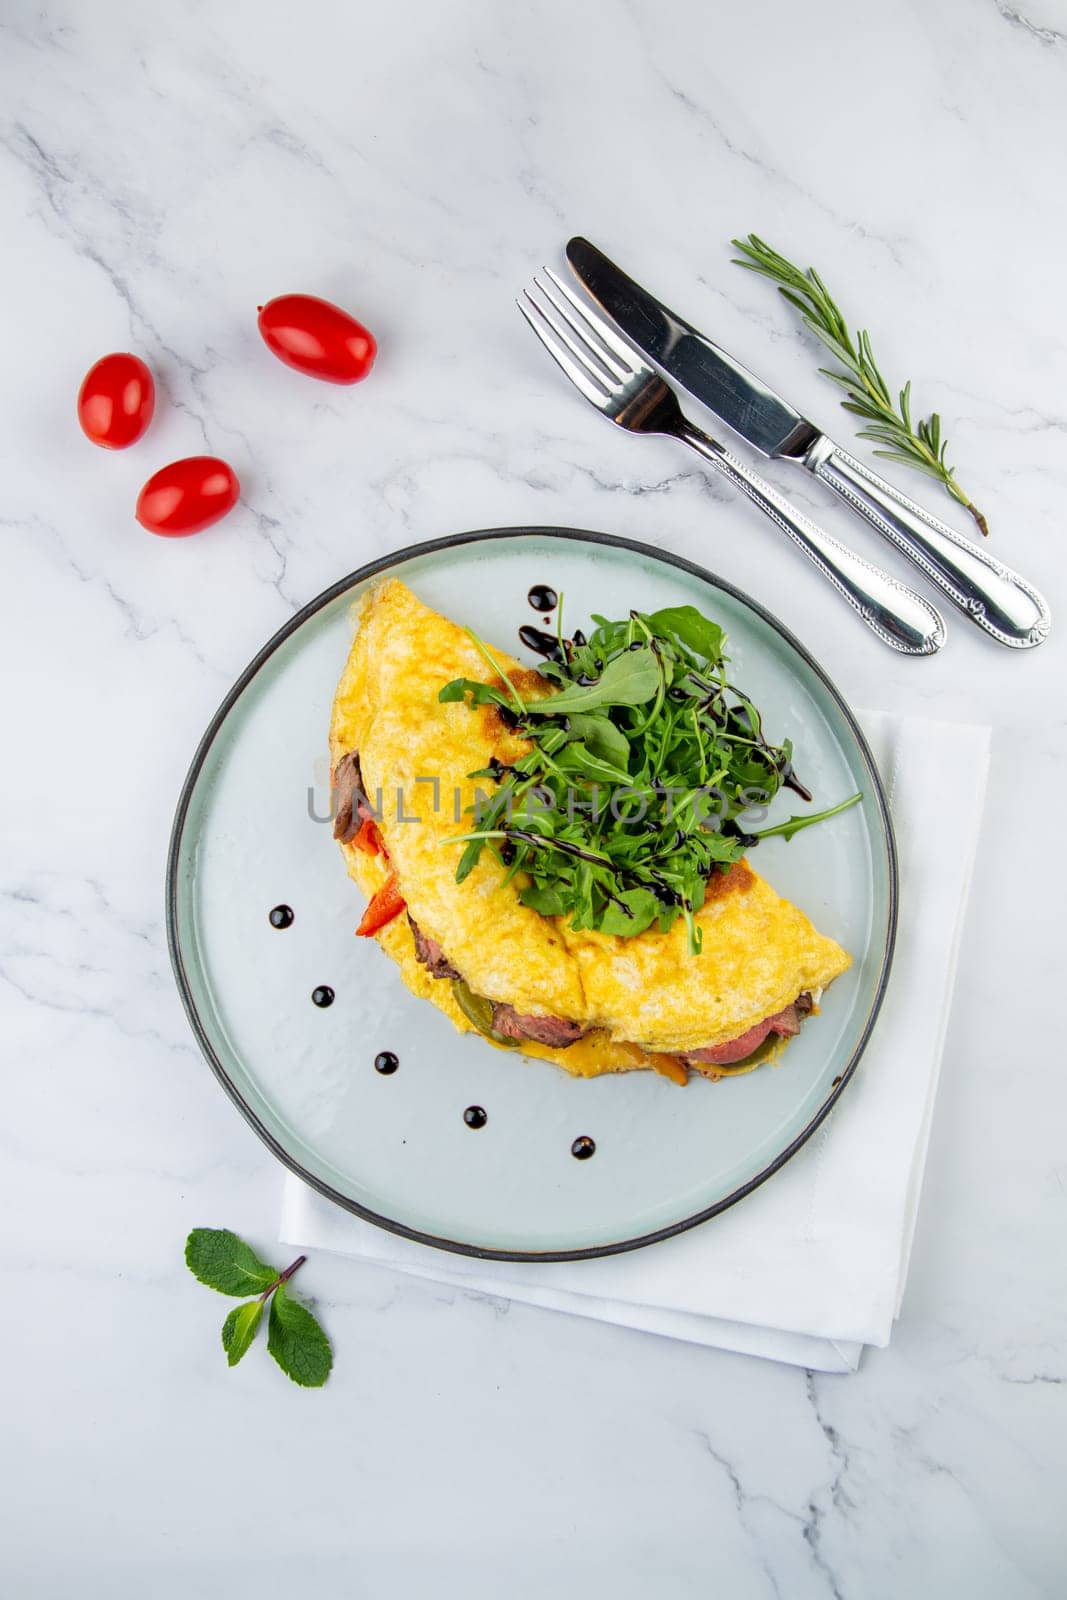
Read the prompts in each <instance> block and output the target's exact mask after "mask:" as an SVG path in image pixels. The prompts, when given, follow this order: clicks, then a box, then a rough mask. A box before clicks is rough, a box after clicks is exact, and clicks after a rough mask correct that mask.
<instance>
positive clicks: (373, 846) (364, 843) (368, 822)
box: [349, 817, 385, 856]
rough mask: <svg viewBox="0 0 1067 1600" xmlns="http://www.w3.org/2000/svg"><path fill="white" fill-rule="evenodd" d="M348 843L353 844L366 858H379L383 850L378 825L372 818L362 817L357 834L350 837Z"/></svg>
mask: <svg viewBox="0 0 1067 1600" xmlns="http://www.w3.org/2000/svg"><path fill="white" fill-rule="evenodd" d="M349 843H350V844H354V845H355V847H356V849H357V850H362V851H363V852H364V854H365V855H368V856H380V855H382V854H383V852H384V850H385V846H384V845H383V844H382V836H381V834H380V833H379V831H378V824H377V823H376V822H375V820H374V818H373V817H364V819H363V821H362V822H361V823H360V825H359V832H358V833H355V834H353V835H352V838H351V839H350V841H349Z"/></svg>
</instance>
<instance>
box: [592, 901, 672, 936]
mask: <svg viewBox="0 0 1067 1600" xmlns="http://www.w3.org/2000/svg"><path fill="white" fill-rule="evenodd" d="M620 902H621V904H620ZM659 909H660V906H659V901H658V900H657V899H656V897H655V895H654V894H653V893H652V890H651V889H624V890H623V892H622V894H620V895H619V896H618V897H617V899H613V900H610V901H609V902H608V905H607V908H606V910H605V911H604V914H603V915H602V917H601V918H600V931H601V933H618V934H621V935H622V936H623V937H624V938H626V937H629V936H631V935H633V934H635V933H644V931H645V929H646V928H648V927H650V926H651V924H652V923H653V922H654V921H655V920H656V917H657V915H658V913H659Z"/></svg>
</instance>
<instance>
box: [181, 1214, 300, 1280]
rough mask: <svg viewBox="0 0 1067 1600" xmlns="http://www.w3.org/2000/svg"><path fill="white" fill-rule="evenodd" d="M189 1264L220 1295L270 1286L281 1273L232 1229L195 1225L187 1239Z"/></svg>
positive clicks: (195, 1274)
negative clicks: (268, 1264)
mask: <svg viewBox="0 0 1067 1600" xmlns="http://www.w3.org/2000/svg"><path fill="white" fill-rule="evenodd" d="M185 1264H186V1266H187V1267H188V1268H189V1271H190V1272H191V1273H192V1274H193V1276H194V1277H195V1278H199V1280H200V1282H201V1283H206V1284H207V1286H208V1288H209V1289H217V1290H218V1291H219V1293H220V1294H232V1295H242V1294H251V1293H252V1292H253V1291H255V1290H257V1289H260V1290H262V1289H268V1288H269V1287H270V1285H271V1284H272V1283H274V1282H275V1280H276V1279H277V1276H278V1274H277V1273H276V1272H275V1270H274V1268H273V1267H268V1266H267V1265H266V1263H265V1262H263V1261H261V1260H260V1259H259V1257H258V1256H257V1255H256V1253H255V1251H254V1250H253V1249H252V1248H251V1247H250V1246H249V1245H247V1244H245V1242H244V1240H243V1239H239V1238H238V1237H237V1235H236V1234H235V1233H231V1232H230V1231H229V1229H228V1228H194V1229H193V1231H192V1233H190V1235H189V1237H188V1239H187V1240H186V1244H185Z"/></svg>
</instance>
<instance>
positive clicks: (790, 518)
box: [517, 267, 945, 656]
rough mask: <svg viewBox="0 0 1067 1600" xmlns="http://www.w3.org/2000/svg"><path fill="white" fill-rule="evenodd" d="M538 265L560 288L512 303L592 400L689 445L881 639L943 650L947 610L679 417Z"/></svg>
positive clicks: (671, 396) (634, 425) (607, 327)
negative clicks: (852, 546) (858, 551)
mask: <svg viewBox="0 0 1067 1600" xmlns="http://www.w3.org/2000/svg"><path fill="white" fill-rule="evenodd" d="M545 272H546V274H547V275H548V277H549V278H550V279H551V281H552V283H553V284H554V285H555V287H556V289H557V290H558V291H559V294H558V295H557V294H553V292H552V290H551V289H550V288H549V287H548V285H547V284H546V283H543V282H542V281H541V279H540V278H534V288H535V289H536V290H537V294H538V295H539V296H540V298H539V299H538V298H535V296H534V295H532V294H530V292H529V291H528V290H523V297H524V300H525V302H526V303H525V304H524V303H523V300H519V301H517V305H518V307H519V310H520V311H521V312H522V314H523V316H524V317H525V318H526V321H527V322H528V323H529V324H530V327H531V328H532V329H533V331H534V333H536V335H537V337H538V338H539V339H540V341H541V343H542V344H543V345H544V347H545V349H546V350H547V351H548V353H549V355H550V356H551V357H552V358H553V360H554V361H556V362H557V363H558V364H559V366H561V367H562V368H563V371H564V372H565V373H566V374H567V377H568V378H569V379H570V380H571V382H572V383H573V384H574V386H575V388H576V389H578V390H579V391H580V392H581V393H582V394H583V395H584V396H585V398H586V399H587V400H588V401H589V402H590V404H591V405H594V406H596V408H597V410H598V411H600V412H602V413H603V415H604V416H605V417H607V418H608V419H609V420H610V421H611V422H614V423H616V424H617V425H618V426H619V427H620V428H626V429H628V430H629V432H630V433H662V434H666V435H668V436H669V437H670V438H673V439H680V440H681V441H682V443H683V444H687V445H689V446H690V447H691V448H692V449H693V450H696V451H697V453H698V454H699V455H701V456H703V457H704V459H705V460H706V461H709V462H710V463H711V465H712V466H713V467H714V468H715V469H716V471H717V472H721V473H722V475H723V477H724V478H728V479H729V480H730V482H731V483H732V484H733V485H734V487H735V488H737V489H740V490H741V492H742V494H745V495H747V496H748V498H749V499H750V500H753V501H755V503H756V505H758V506H759V508H760V510H761V511H763V512H765V513H766V515H767V516H768V517H770V519H771V521H772V522H774V523H775V524H776V525H777V526H778V527H779V528H781V530H782V532H783V533H785V534H788V536H789V538H790V539H792V540H793V543H794V544H797V545H799V546H800V548H801V550H803V552H804V554H805V555H806V556H807V557H808V559H809V560H810V561H813V562H814V563H815V565H816V566H817V567H818V569H819V571H820V572H821V573H822V574H823V576H824V577H826V578H828V579H829V580H830V582H831V583H832V584H833V586H834V588H835V589H836V590H837V591H838V593H839V594H842V595H843V596H844V597H845V599H846V600H847V601H848V603H849V605H850V606H852V608H853V610H855V611H858V612H859V614H860V616H861V617H862V618H863V620H864V622H865V623H866V624H867V626H868V627H869V628H870V629H871V631H872V632H873V633H876V634H877V635H878V637H879V639H881V640H882V641H883V643H885V644H887V645H889V646H890V647H891V648H892V649H894V650H899V651H901V652H902V653H903V654H904V655H911V656H929V655H933V653H934V651H935V650H940V648H941V646H942V645H943V644H944V642H945V623H944V618H943V617H942V616H941V613H940V612H939V611H938V610H936V609H935V607H934V606H932V605H931V604H930V603H929V601H927V600H924V599H923V598H922V596H921V595H918V594H916V593H915V591H914V590H913V589H909V588H908V587H907V586H906V585H905V584H903V583H899V582H898V581H897V579H896V578H892V577H890V575H889V573H888V572H883V571H882V569H881V567H876V566H875V565H874V564H873V562H870V561H865V560H864V559H863V557H862V556H858V555H856V554H854V552H853V551H851V550H849V549H847V548H846V546H845V545H843V544H839V543H838V542H837V540H836V539H831V537H830V535H829V534H828V533H824V532H823V530H822V529H821V528H820V527H818V526H817V524H816V523H814V522H812V520H811V518H810V517H807V516H805V515H804V513H803V512H802V511H798V510H797V508H796V506H794V505H791V504H790V502H789V501H788V500H787V499H786V498H785V496H784V495H781V494H779V493H778V490H777V489H775V488H772V486H771V485H770V484H769V483H768V482H767V481H766V480H765V479H764V478H761V477H760V476H759V474H758V473H756V472H753V471H752V469H751V468H750V467H747V466H746V465H745V463H744V462H743V461H739V460H738V458H737V457H736V456H734V455H731V454H730V452H729V451H728V450H726V449H724V448H723V446H722V445H721V444H719V442H718V440H717V439H713V438H711V437H710V435H709V434H706V433H703V432H702V431H701V430H700V429H699V428H697V427H696V426H695V425H694V424H693V423H692V422H690V421H689V419H688V417H686V416H684V415H683V413H682V409H681V407H680V405H679V404H678V397H677V395H676V394H675V392H674V390H673V389H672V388H670V386H669V385H668V384H666V383H665V382H664V381H663V379H662V378H661V377H660V376H659V374H658V373H657V372H655V371H654V369H653V368H652V367H650V366H649V365H648V363H647V362H646V361H645V360H644V358H643V357H642V355H641V354H640V352H639V351H637V350H635V349H634V347H633V346H632V345H631V344H630V343H629V341H628V340H626V339H624V338H623V336H622V335H621V334H620V333H619V332H618V330H617V329H616V328H615V327H614V326H613V325H612V324H611V323H610V322H608V321H606V319H605V318H604V317H603V316H601V315H600V313H599V312H597V311H594V310H593V309H592V307H591V306H588V305H586V304H585V303H584V302H583V301H581V300H579V299H578V296H577V295H576V294H574V293H573V291H572V290H571V289H569V288H568V287H567V285H566V284H565V283H564V282H563V281H562V279H560V278H558V277H557V276H556V274H555V273H554V272H553V271H552V270H551V268H549V267H546V268H545ZM560 295H561V296H562V297H563V298H562V299H560V298H559V296H560ZM546 303H547V306H549V307H551V308H552V310H551V311H549V310H547V309H546ZM552 312H555V316H553V315H552Z"/></svg>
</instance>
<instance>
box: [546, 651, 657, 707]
mask: <svg viewBox="0 0 1067 1600" xmlns="http://www.w3.org/2000/svg"><path fill="white" fill-rule="evenodd" d="M660 682H661V673H660V669H659V664H658V663H657V661H656V658H655V656H654V655H653V653H652V651H651V650H650V649H647V648H642V649H640V650H628V651H627V652H626V653H625V655H621V656H615V658H614V659H613V660H611V661H609V662H608V663H607V665H606V666H605V668H604V670H603V672H602V673H601V675H600V677H599V679H598V680H597V682H596V683H590V684H578V683H576V684H573V685H572V686H571V687H570V688H569V689H561V690H560V692H559V694H554V695H552V696H551V697H550V698H549V699H548V700H541V701H539V702H538V704H537V706H536V707H535V708H534V709H535V710H537V711H540V712H542V713H547V714H548V715H550V716H558V715H559V714H560V712H562V711H594V710H597V709H599V707H600V706H640V705H644V703H645V701H646V700H651V699H652V697H653V695H654V694H655V692H656V690H657V689H658V688H659V686H660Z"/></svg>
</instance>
